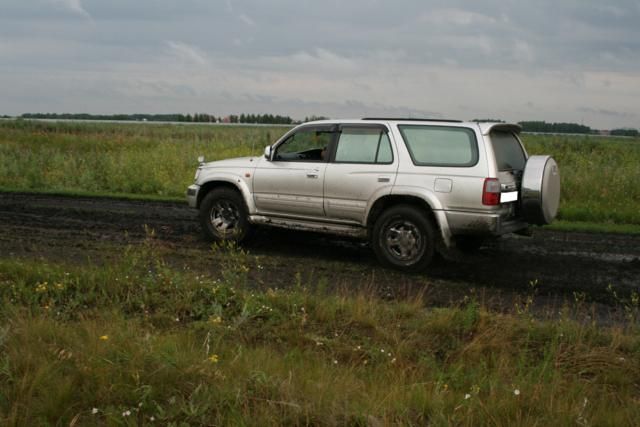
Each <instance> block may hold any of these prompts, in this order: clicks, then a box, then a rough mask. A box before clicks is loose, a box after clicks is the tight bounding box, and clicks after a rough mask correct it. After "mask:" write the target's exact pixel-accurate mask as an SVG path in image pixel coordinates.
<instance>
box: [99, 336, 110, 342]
mask: <svg viewBox="0 0 640 427" xmlns="http://www.w3.org/2000/svg"><path fill="white" fill-rule="evenodd" d="M108 339H109V335H102V336H100V341H106V340H108Z"/></svg>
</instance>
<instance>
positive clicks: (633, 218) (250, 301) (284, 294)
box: [0, 121, 640, 427]
mask: <svg viewBox="0 0 640 427" xmlns="http://www.w3.org/2000/svg"><path fill="white" fill-rule="evenodd" d="M285 131H286V128H282V127H273V128H266V127H225V126H206V125H203V126H173V125H149V124H146V125H145V124H127V125H119V124H94V123H81V124H68V123H65V124H60V123H58V124H54V123H36V122H26V121H0V187H1V188H2V189H5V190H14V191H38V192H63V193H74V194H94V195H113V194H118V195H126V196H128V197H157V198H171V199H174V198H176V199H180V200H183V192H184V189H185V188H186V186H187V185H188V184H189V183H190V182H191V181H192V179H193V173H194V170H195V167H196V160H195V159H196V157H197V156H198V155H200V154H204V155H205V156H206V157H207V159H209V160H213V159H222V158H228V157H234V156H241V155H249V154H260V153H261V152H262V150H263V147H264V146H265V145H267V144H269V143H271V142H273V141H274V140H275V139H276V138H277V137H278V136H280V135H281V134H283V133H284V132H285ZM524 139H525V143H526V145H527V148H528V149H529V151H530V152H532V153H550V154H553V155H554V156H555V157H556V159H558V162H559V164H560V167H561V171H562V172H561V173H562V178H563V191H564V194H563V201H562V211H561V214H562V217H563V222H562V224H563V226H567V227H572V226H576V224H579V223H578V222H577V221H587V222H590V223H593V225H592V226H593V227H595V228H598V227H600V226H601V225H602V224H605V225H606V224H613V225H614V226H616V227H619V229H620V230H623V231H625V230H627V227H635V226H637V225H638V224H640V219H639V218H640V215H639V214H638V212H637V210H638V209H637V205H638V200H639V190H638V188H637V185H635V183H636V182H639V180H638V178H640V177H639V175H638V173H639V172H638V168H637V167H635V164H637V163H638V160H640V141H638V140H620V139H600V138H596V139H592V138H579V137H544V136H529V135H525V137H524ZM0 227H1V225H0ZM577 227H580V226H577ZM212 250H213V251H214V252H215V253H213V254H211V255H212V260H214V261H211V260H209V261H208V262H210V263H212V266H213V271H214V272H213V273H211V272H210V273H207V274H203V273H202V272H199V271H194V270H192V269H191V268H190V267H189V266H188V265H175V264H176V263H177V262H176V261H175V259H172V260H173V261H169V260H167V259H165V257H166V258H170V256H171V254H172V252H174V251H175V247H174V246H172V245H170V244H167V243H166V242H164V243H163V242H162V241H161V240H156V239H154V238H153V233H152V231H150V234H149V236H148V238H147V239H146V240H145V241H144V242H143V243H141V244H139V245H136V246H130V247H127V248H126V249H124V248H122V247H118V248H117V255H113V254H108V255H105V256H104V258H102V259H100V260H99V261H91V260H86V261H78V260H76V261H69V263H68V264H54V263H51V262H48V261H46V260H43V259H40V258H39V257H40V256H42V255H41V254H40V253H34V255H35V256H34V257H32V258H25V259H20V258H16V257H14V256H11V255H9V254H1V253H0V425H25V426H27V425H29V426H30V425H38V426H39V425H73V426H95V425H109V426H122V425H126V426H134V425H135V426H145V425H169V426H188V425H193V426H200V425H220V426H226V425H228V426H237V425H247V426H272V425H273V426H277V425H336V426H338V425H348V426H387V425H389V426H392V425H393V426H395V425H414V426H424V425H433V426H445V425H461V426H483V425H487V426H489V425H491V426H496V425H498V426H512V425H517V426H540V425H543V426H546V425H580V426H587V425H598V426H600V425H602V426H616V427H617V426H634V425H637V420H638V419H640V322H639V321H640V296H639V295H638V293H637V292H631V293H630V294H629V295H624V296H618V295H617V294H615V292H614V291H613V288H612V289H611V290H610V291H609V292H610V293H611V295H610V300H611V303H612V305H614V306H615V310H616V311H617V313H619V317H620V318H616V319H615V322H614V323H612V324H614V325H615V326H608V327H602V326H599V325H597V324H596V323H595V321H591V320H589V321H584V319H585V318H586V319H593V318H592V317H587V316H590V315H591V314H593V313H592V312H591V310H590V308H591V307H589V306H588V304H586V303H585V300H584V298H585V296H584V295H580V294H576V293H574V297H573V299H569V300H565V301H563V302H558V303H557V304H554V305H553V308H552V309H551V308H550V309H549V310H550V311H548V312H545V313H541V312H539V311H534V307H535V305H536V302H537V301H536V291H535V281H534V282H532V283H531V284H530V289H528V290H523V294H522V295H520V296H518V297H517V298H515V300H514V305H513V308H512V309H510V310H507V311H509V312H508V313H496V312H494V311H490V310H488V309H487V308H485V307H483V305H482V304H481V303H480V302H479V301H478V296H477V295H476V294H475V292H474V291H473V289H470V290H469V292H468V295H466V296H465V297H464V298H463V299H462V300H461V301H458V302H453V303H451V306H450V307H444V308H426V306H428V301H427V300H426V299H427V298H426V297H425V296H424V295H422V294H420V293H418V294H416V295H414V296H412V297H408V298H403V299H398V300H393V301H387V300H382V299H380V297H379V296H378V294H376V293H375V292H374V291H371V292H366V291H353V290H352V289H349V286H345V288H346V289H343V290H341V289H338V290H336V289H335V286H333V287H332V284H330V283H328V279H327V278H326V277H324V276H322V274H321V273H318V274H317V275H313V276H308V277H309V278H308V279H306V280H307V281H305V280H303V279H302V276H301V275H300V274H298V275H293V274H291V275H288V276H287V277H277V278H275V277H274V282H273V283H262V282H259V283H258V282H254V281H252V279H251V272H252V271H255V270H256V269H260V268H263V267H264V266H262V265H261V264H260V263H261V262H262V261H261V260H260V257H258V256H253V255H251V256H249V255H248V254H246V253H245V252H243V250H241V249H238V248H236V247H233V246H227V247H222V248H220V247H214V248H213V249H212ZM194 268H195V267H194ZM378 271H380V270H375V271H373V270H372V272H371V274H374V273H375V274H378V273H377V272H378ZM381 274H384V272H382V273H381ZM289 276H293V277H289ZM305 277H307V276H305ZM424 280H425V286H428V283H429V280H431V279H429V278H428V277H425V279H424ZM464 286H466V284H464ZM469 286H472V285H469ZM576 319H583V320H581V321H577V320H576Z"/></svg>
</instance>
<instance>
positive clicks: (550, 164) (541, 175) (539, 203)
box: [521, 156, 560, 225]
mask: <svg viewBox="0 0 640 427" xmlns="http://www.w3.org/2000/svg"><path fill="white" fill-rule="evenodd" d="M521 193H522V194H521V200H522V214H523V216H524V218H525V220H526V221H527V222H529V223H531V224H537V225H545V224H550V223H551V221H553V219H554V218H555V217H556V214H557V213H558V205H559V204H560V172H559V171H558V164H557V163H556V161H555V160H554V159H553V157H551V156H531V157H529V160H527V164H526V165H525V167H524V174H523V175H522V192H521Z"/></svg>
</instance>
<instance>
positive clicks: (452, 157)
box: [398, 125, 478, 167]
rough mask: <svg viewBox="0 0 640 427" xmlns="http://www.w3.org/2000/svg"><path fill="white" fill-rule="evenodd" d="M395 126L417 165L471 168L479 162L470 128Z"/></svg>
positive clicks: (473, 133) (474, 135) (475, 142)
mask: <svg viewBox="0 0 640 427" xmlns="http://www.w3.org/2000/svg"><path fill="white" fill-rule="evenodd" d="M398 128H399V129H400V133H401V134H402V138H403V139H404V142H405V144H406V145H407V148H408V150H409V154H410V155H411V160H413V163H414V164H415V165H417V166H452V167H470V166H474V165H475V164H476V163H478V142H477V140H476V134H475V132H474V131H473V130H472V129H469V128H463V127H448V126H423V125H400V126H398Z"/></svg>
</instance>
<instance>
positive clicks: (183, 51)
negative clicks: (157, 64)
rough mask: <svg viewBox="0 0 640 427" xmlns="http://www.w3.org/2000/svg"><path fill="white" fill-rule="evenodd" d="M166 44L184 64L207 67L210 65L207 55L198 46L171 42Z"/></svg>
mask: <svg viewBox="0 0 640 427" xmlns="http://www.w3.org/2000/svg"><path fill="white" fill-rule="evenodd" d="M166 43H167V46H168V47H169V49H170V52H171V53H172V54H173V55H175V56H176V57H178V58H179V59H181V60H182V61H183V62H192V63H195V64H199V65H206V64H208V63H209V60H208V58H207V54H206V53H205V52H203V51H202V50H201V49H200V48H198V47H196V46H191V45H188V44H186V43H181V42H175V41H171V40H169V41H167V42H166Z"/></svg>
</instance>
